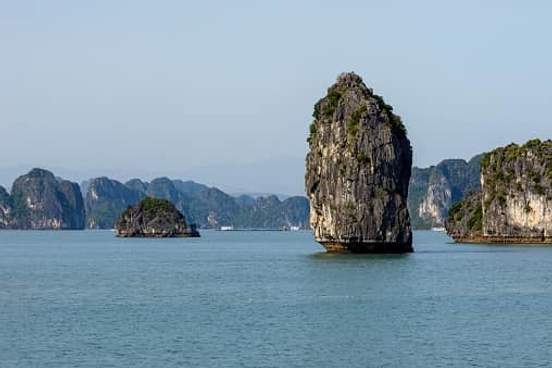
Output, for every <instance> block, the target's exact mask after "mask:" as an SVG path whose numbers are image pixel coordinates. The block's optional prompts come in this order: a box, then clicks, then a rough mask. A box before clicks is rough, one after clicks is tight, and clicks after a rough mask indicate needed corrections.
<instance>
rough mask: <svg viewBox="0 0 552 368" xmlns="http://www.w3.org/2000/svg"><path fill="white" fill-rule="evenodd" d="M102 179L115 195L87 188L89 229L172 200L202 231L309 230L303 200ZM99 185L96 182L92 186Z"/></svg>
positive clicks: (177, 183)
mask: <svg viewBox="0 0 552 368" xmlns="http://www.w3.org/2000/svg"><path fill="white" fill-rule="evenodd" d="M99 179H102V181H105V180H109V181H111V182H112V183H111V185H110V186H111V187H112V188H117V189H115V190H110V191H103V192H99V193H98V190H95V188H96V186H94V185H91V184H89V190H88V192H87V194H86V198H87V199H86V206H87V218H88V220H87V226H88V227H89V228H100V229H105V228H112V226H113V224H114V223H115V219H116V217H117V216H118V214H120V213H121V212H122V211H124V210H125V209H126V207H128V206H132V205H135V204H136V203H137V202H138V201H139V200H140V199H142V198H143V197H146V196H148V197H154V198H163V199H167V200H169V201H170V202H171V203H173V204H174V205H175V206H176V208H178V210H179V211H181V212H182V213H183V214H184V215H185V216H186V219H187V220H188V222H190V223H193V224H196V225H197V226H198V227H200V228H211V229H217V228H220V227H221V226H233V227H235V228H236V229H267V230H277V229H283V228H291V227H299V228H307V226H308V225H307V219H308V202H307V199H306V198H304V197H298V196H297V197H290V198H288V199H286V200H284V201H281V200H280V199H278V197H276V196H268V197H259V198H257V199H255V198H253V197H250V196H247V195H242V196H239V197H234V196H231V195H229V194H227V193H225V192H223V191H221V190H220V189H218V188H215V187H208V186H206V185H203V184H200V183H196V182H194V181H191V180H189V181H183V180H179V179H176V180H172V179H169V178H167V177H161V178H156V179H154V180H152V181H151V182H146V181H142V180H140V179H131V180H129V181H127V182H126V183H125V184H122V183H120V182H118V181H116V180H113V179H108V178H99ZM99 179H98V178H97V179H92V180H91V181H90V183H92V184H93V183H95V182H96V181H98V180H99ZM104 186H106V184H105V183H104ZM102 203H109V204H110V205H111V207H110V208H109V209H108V210H106V209H105V207H104V206H105V205H100V204H102ZM115 214H117V215H115Z"/></svg>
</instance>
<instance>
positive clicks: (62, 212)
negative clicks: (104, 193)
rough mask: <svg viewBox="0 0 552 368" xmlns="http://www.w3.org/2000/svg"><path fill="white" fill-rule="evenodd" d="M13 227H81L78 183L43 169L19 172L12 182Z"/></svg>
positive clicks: (80, 197) (81, 211) (80, 201)
mask: <svg viewBox="0 0 552 368" xmlns="http://www.w3.org/2000/svg"><path fill="white" fill-rule="evenodd" d="M11 200H12V203H13V212H14V217H15V220H14V222H15V224H14V227H16V228H18V229H30V230H70V229H74V230H77V229H83V228H84V220H85V210H84V203H83V200H82V194H81V191H80V187H79V185H78V184H77V183H73V182H70V181H67V180H63V179H60V178H56V177H55V176H54V174H52V173H51V172H49V171H47V170H43V169H33V170H31V171H30V172H29V173H28V174H26V175H23V176H20V177H19V178H17V179H16V180H15V182H14V183H13V186H12V193H11Z"/></svg>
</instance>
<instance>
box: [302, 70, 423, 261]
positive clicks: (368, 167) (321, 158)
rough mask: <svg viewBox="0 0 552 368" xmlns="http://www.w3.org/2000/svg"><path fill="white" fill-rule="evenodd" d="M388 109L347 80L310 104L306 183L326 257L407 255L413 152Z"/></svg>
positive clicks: (341, 78) (353, 79) (361, 85)
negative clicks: (330, 254) (330, 253)
mask: <svg viewBox="0 0 552 368" xmlns="http://www.w3.org/2000/svg"><path fill="white" fill-rule="evenodd" d="M392 110H393V109H392V107H391V106H389V105H387V104H386V103H385V102H384V101H383V99H382V98H381V97H380V96H377V95H375V94H374V93H373V92H372V90H370V89H368V88H367V87H366V85H365V84H364V83H363V81H362V79H361V78H360V77H359V76H357V75H356V74H354V73H347V74H342V75H340V76H339V78H338V80H337V82H336V83H335V84H334V85H333V86H331V87H330V88H329V89H328V93H327V95H326V96H325V97H324V98H322V99H321V100H320V101H318V103H317V104H316V105H315V108H314V113H313V117H314V121H313V123H312V125H311V129H310V132H311V134H310V137H309V139H308V141H309V148H310V151H309V153H308V154H307V159H306V164H307V165H306V166H307V167H306V176H305V184H306V191H307V195H308V197H309V200H310V224H311V227H312V229H313V231H314V235H315V239H316V240H317V241H318V242H320V243H321V244H323V245H324V246H325V247H326V249H328V250H330V251H343V250H350V251H353V252H408V251H412V246H411V244H412V232H411V226H410V217H409V214H408V209H407V196H408V183H409V180H410V175H411V166H412V149H411V146H410V142H409V140H408V138H407V136H406V129H405V128H404V126H403V124H402V122H401V120H400V118H399V117H398V116H396V115H394V114H393V112H392Z"/></svg>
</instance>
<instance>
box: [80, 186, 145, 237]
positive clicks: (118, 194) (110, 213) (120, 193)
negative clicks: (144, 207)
mask: <svg viewBox="0 0 552 368" xmlns="http://www.w3.org/2000/svg"><path fill="white" fill-rule="evenodd" d="M87 187H88V191H87V192H86V199H85V203H86V227H87V228H89V229H112V228H113V227H114V226H115V222H116V221H117V218H118V217H119V216H120V215H121V213H122V212H123V211H124V210H125V209H126V208H127V207H128V206H134V205H135V204H136V203H138V202H139V201H140V200H141V199H142V198H143V197H144V194H143V193H142V192H139V191H136V190H133V189H130V188H128V187H127V186H125V185H124V184H122V183H120V182H118V181H117V180H113V179H109V178H106V177H101V178H95V179H91V180H90V181H89V182H88V186H87Z"/></svg>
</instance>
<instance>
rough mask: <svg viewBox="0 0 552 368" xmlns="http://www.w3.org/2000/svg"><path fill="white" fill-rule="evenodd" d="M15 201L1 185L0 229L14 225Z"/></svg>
mask: <svg viewBox="0 0 552 368" xmlns="http://www.w3.org/2000/svg"><path fill="white" fill-rule="evenodd" d="M13 222H14V218H13V202H12V199H11V197H10V194H9V193H8V192H7V191H6V189H4V187H2V186H0V229H11V228H12V227H13Z"/></svg>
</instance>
